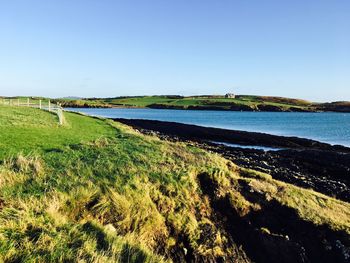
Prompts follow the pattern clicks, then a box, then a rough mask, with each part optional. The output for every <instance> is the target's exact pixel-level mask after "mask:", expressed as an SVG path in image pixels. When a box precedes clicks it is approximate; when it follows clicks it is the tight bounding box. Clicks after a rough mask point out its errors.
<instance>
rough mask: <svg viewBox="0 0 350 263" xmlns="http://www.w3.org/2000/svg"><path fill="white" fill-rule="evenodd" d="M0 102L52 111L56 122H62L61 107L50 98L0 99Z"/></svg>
mask: <svg viewBox="0 0 350 263" xmlns="http://www.w3.org/2000/svg"><path fill="white" fill-rule="evenodd" d="M0 104H3V105H9V106H17V107H32V108H38V109H41V110H46V111H49V112H53V113H55V114H56V115H57V117H58V122H59V124H60V125H62V124H64V115H63V108H62V107H61V105H60V104H58V103H57V104H54V103H51V101H50V100H34V99H30V98H27V99H4V98H2V99H0Z"/></svg>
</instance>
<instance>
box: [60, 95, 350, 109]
mask: <svg viewBox="0 0 350 263" xmlns="http://www.w3.org/2000/svg"><path fill="white" fill-rule="evenodd" d="M56 101H58V102H60V103H61V104H62V105H63V106H64V107H94V108H95V107H101V108H102V107H103V108H106V107H141V108H154V109H183V110H186V109H187V110H228V111H278V112H290V111H294V112H295V111H296V112H316V111H335V112H350V102H331V103H313V102H310V101H307V100H303V99H294V98H283V97H274V96H252V95H237V96H236V97H235V98H226V97H225V96H222V95H201V96H188V97H184V96H179V95H161V96H132V97H115V98H85V99H60V100H56Z"/></svg>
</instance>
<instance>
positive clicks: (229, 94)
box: [225, 93, 236, 99]
mask: <svg viewBox="0 0 350 263" xmlns="http://www.w3.org/2000/svg"><path fill="white" fill-rule="evenodd" d="M225 98H230V99H234V98H236V95H235V94H233V93H227V94H226V95H225Z"/></svg>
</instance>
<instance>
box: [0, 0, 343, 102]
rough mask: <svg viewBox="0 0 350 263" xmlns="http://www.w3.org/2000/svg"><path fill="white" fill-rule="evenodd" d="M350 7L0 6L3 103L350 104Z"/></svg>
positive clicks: (248, 3)
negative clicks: (126, 99)
mask: <svg viewBox="0 0 350 263" xmlns="http://www.w3.org/2000/svg"><path fill="white" fill-rule="evenodd" d="M349 14H350V1H349V0H343V1H341V0H328V1H324V0H308V1H306V0H290V1H287V0H286V1H282V0H275V1H270V0H240V1H239V0H227V1H226V0H220V1H218V0H212V1H207V0H173V1H170V0H159V1H153V0H147V1H145V0H142V1H141V0H140V1H133V0H128V1H127V0H125V1H118V0H50V1H43V0H38V1H34V0H23V1H17V0H11V1H5V0H3V1H1V0H0V95H41V96H51V97H59V96H96V97H105V96H119V95H141V94H184V95H192V94H222V93H226V92H231V91H232V92H235V93H239V94H260V95H279V96H287V97H299V98H306V99H310V100H313V101H328V100H350V15H349Z"/></svg>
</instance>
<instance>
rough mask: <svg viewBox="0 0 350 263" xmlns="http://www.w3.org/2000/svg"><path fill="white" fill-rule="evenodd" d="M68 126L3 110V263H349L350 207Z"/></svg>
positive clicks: (216, 162) (133, 136)
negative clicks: (191, 262) (29, 262)
mask: <svg viewBox="0 0 350 263" xmlns="http://www.w3.org/2000/svg"><path fill="white" fill-rule="evenodd" d="M65 114H66V120H67V123H66V124H65V126H58V125H57V124H56V121H57V120H56V119H55V116H54V115H51V114H50V113H47V112H42V111H39V110H36V109H27V108H15V107H13V108H10V107H2V106H0V120H1V121H0V131H1V133H0V136H1V143H2V145H1V146H2V147H1V148H2V149H5V150H2V152H1V163H0V260H2V261H5V262H24V261H32V262H34V261H36V262H49V261H62V262H67V261H71V262H76V261H86V262H115V261H119V262H126V261H127V262H162V261H163V262H171V261H174V262H181V261H193V262H195V261H197V262H203V261H204V262H210V261H212V262H214V261H226V262H251V261H255V262H307V261H314V262H322V261H323V262H327V261H328V262H345V261H346V260H347V256H348V255H349V254H348V249H349V245H350V244H349V235H350V205H349V204H348V203H346V202H342V201H339V200H336V199H333V198H331V197H328V196H325V195H322V194H319V193H316V192H314V191H311V190H307V189H302V188H299V187H295V186H293V185H290V184H286V183H282V182H279V181H276V180H273V179H272V178H271V176H269V175H267V174H262V173H258V172H255V171H253V170H247V169H243V168H240V167H238V166H236V165H235V164H233V163H232V162H230V161H228V160H226V159H224V158H222V157H220V156H218V155H216V154H212V153H209V152H206V151H203V150H200V149H198V148H196V147H191V146H187V145H186V144H183V143H171V142H167V141H161V140H160V139H158V138H157V137H153V136H145V135H141V134H139V133H137V132H136V131H135V130H133V129H131V128H129V127H128V126H125V125H122V124H120V123H117V122H113V121H110V120H103V119H95V118H90V117H86V116H81V115H77V114H73V113H65ZM35 116H40V118H37V117H35ZM9 138H11V139H9ZM9 152H10V153H11V154H10V155H9V154H8V153H9Z"/></svg>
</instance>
